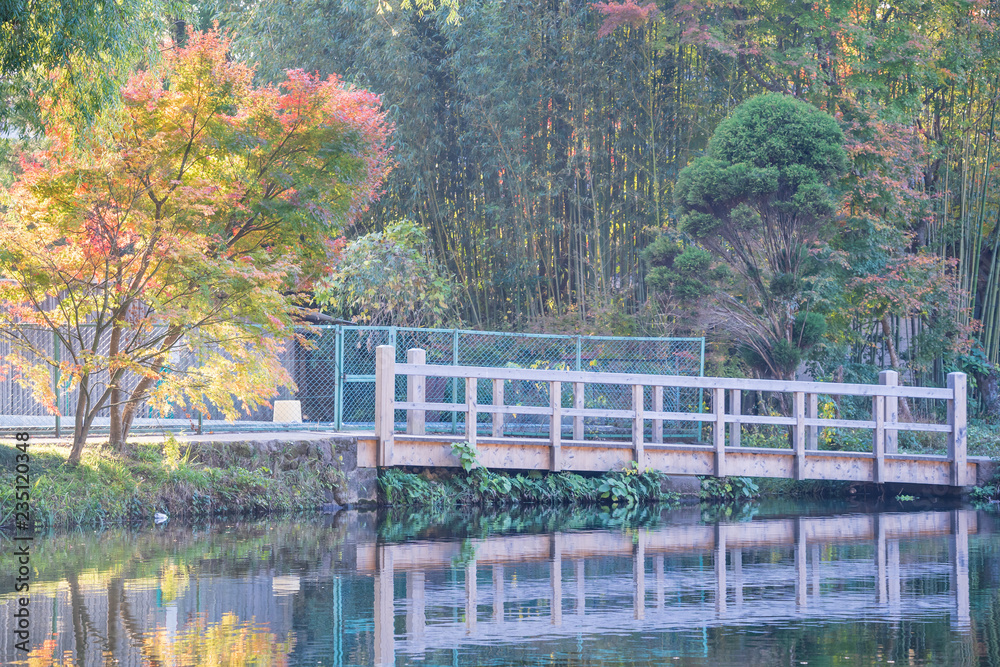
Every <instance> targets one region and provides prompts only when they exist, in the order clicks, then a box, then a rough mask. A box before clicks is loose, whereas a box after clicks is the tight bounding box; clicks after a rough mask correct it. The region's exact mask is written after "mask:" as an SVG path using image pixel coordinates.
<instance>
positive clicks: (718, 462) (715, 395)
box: [712, 387, 727, 477]
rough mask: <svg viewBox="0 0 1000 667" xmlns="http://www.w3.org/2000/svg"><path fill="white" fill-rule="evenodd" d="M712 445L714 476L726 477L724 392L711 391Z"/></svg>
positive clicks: (719, 388)
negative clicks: (713, 449) (713, 419)
mask: <svg viewBox="0 0 1000 667" xmlns="http://www.w3.org/2000/svg"><path fill="white" fill-rule="evenodd" d="M712 415H713V416H714V417H715V421H714V422H712V444H713V445H714V447H715V476H716V477H725V476H726V474H727V473H726V390H725V389H723V388H722V387H716V388H714V389H713V390H712Z"/></svg>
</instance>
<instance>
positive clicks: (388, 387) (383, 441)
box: [375, 345, 396, 467]
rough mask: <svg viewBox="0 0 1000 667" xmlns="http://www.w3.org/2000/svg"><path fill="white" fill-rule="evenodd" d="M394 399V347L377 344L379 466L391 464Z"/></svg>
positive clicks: (376, 388)
mask: <svg viewBox="0 0 1000 667" xmlns="http://www.w3.org/2000/svg"><path fill="white" fill-rule="evenodd" d="M395 400H396V348H395V347H393V346H392V345H379V346H378V347H377V348H375V439H376V441H377V442H378V453H377V456H376V457H375V460H376V462H377V463H378V465H379V466H380V467H385V466H391V465H392V437H393V435H392V432H393V430H394V428H395V426H396V423H395V422H396V415H395V411H394V409H393V406H392V404H393V402H394V401H395Z"/></svg>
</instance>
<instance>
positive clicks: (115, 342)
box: [108, 323, 125, 450]
mask: <svg viewBox="0 0 1000 667" xmlns="http://www.w3.org/2000/svg"><path fill="white" fill-rule="evenodd" d="M121 339H122V330H121V327H120V326H118V325H117V323H116V324H115V325H114V326H113V327H111V340H110V341H109V343H108V357H109V358H111V359H114V358H115V357H116V356H117V355H118V352H119V347H120V345H121ZM111 380H112V382H111V405H110V406H109V409H110V413H111V415H110V416H111V421H110V433H109V437H108V440H109V442H110V444H111V446H112V447H114V448H115V449H118V450H120V449H121V448H122V447H123V446H124V445H125V438H124V437H122V431H121V414H120V413H121V398H122V392H121V388H120V387H119V386H118V383H119V382H120V381H121V378H120V377H119V379H118V380H115V379H114V374H112V378H111Z"/></svg>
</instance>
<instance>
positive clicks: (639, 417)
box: [632, 384, 646, 471]
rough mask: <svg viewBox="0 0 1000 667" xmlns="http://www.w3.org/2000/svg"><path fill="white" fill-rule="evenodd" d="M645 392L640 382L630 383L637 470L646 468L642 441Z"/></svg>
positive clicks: (633, 450)
mask: <svg viewBox="0 0 1000 667" xmlns="http://www.w3.org/2000/svg"><path fill="white" fill-rule="evenodd" d="M645 400H646V398H645V393H644V392H643V386H642V385H641V384H634V385H632V410H633V411H634V413H635V416H634V417H633V418H632V452H633V454H632V455H633V456H634V457H635V462H636V465H637V466H638V468H639V470H640V471H642V470H645V469H646V448H645V446H644V443H643V437H645V433H644V431H645V430H646V429H645V421H644V419H643V414H642V413H643V410H644V408H645V405H644V403H645Z"/></svg>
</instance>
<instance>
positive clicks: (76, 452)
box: [66, 376, 90, 466]
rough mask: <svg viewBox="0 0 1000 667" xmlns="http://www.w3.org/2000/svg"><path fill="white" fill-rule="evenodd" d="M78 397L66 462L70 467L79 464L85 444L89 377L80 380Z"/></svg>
mask: <svg viewBox="0 0 1000 667" xmlns="http://www.w3.org/2000/svg"><path fill="white" fill-rule="evenodd" d="M78 391H79V396H78V397H77V399H76V417H75V418H74V422H73V446H72V447H70V450H69V458H68V459H67V460H66V463H68V464H69V465H71V466H75V465H76V464H78V463H79V462H80V457H81V456H82V455H83V446H84V445H86V444H87V431H88V430H89V429H88V428H86V426H85V425H86V423H87V419H86V418H87V398H88V397H89V396H90V393H89V392H90V377H89V376H84V377H81V378H80V387H79V390H78Z"/></svg>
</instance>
